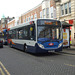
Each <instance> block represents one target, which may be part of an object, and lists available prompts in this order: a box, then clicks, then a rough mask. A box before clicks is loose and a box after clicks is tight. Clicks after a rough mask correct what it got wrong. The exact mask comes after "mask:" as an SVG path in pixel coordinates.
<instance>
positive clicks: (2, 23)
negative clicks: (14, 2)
mask: <svg viewBox="0 0 75 75" xmlns="http://www.w3.org/2000/svg"><path fill="white" fill-rule="evenodd" d="M12 19H14V17H12V18H10V17H9V16H8V17H5V16H4V15H3V16H2V18H1V20H0V32H2V31H3V30H5V29H7V28H8V25H7V23H8V22H9V21H11V20H12Z"/></svg>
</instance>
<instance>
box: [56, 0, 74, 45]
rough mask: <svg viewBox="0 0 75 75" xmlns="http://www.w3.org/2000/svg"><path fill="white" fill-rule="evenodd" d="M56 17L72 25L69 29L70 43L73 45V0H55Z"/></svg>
mask: <svg viewBox="0 0 75 75" xmlns="http://www.w3.org/2000/svg"><path fill="white" fill-rule="evenodd" d="M55 1H56V10H57V11H56V14H57V19H58V20H60V21H65V22H67V23H69V24H72V25H73V26H72V27H70V31H71V41H72V42H71V44H73V45H75V0H55Z"/></svg>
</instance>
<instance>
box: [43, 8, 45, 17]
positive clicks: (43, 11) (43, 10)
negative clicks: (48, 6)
mask: <svg viewBox="0 0 75 75" xmlns="http://www.w3.org/2000/svg"><path fill="white" fill-rule="evenodd" d="M43 18H45V9H43Z"/></svg>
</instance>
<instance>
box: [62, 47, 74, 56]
mask: <svg viewBox="0 0 75 75" xmlns="http://www.w3.org/2000/svg"><path fill="white" fill-rule="evenodd" d="M62 53H65V54H71V55H75V46H71V47H70V48H63V51H62Z"/></svg>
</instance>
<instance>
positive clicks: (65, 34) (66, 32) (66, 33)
mask: <svg viewBox="0 0 75 75" xmlns="http://www.w3.org/2000/svg"><path fill="white" fill-rule="evenodd" d="M67 46H69V29H63V47H67Z"/></svg>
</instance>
